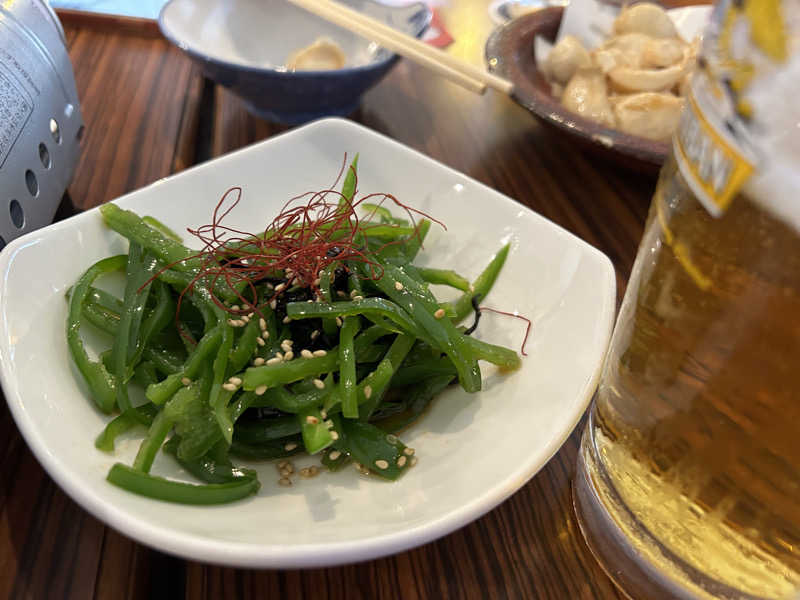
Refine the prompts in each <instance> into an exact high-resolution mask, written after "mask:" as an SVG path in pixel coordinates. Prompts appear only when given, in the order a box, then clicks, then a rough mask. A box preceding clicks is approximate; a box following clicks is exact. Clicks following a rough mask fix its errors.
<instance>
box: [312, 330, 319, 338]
mask: <svg viewBox="0 0 800 600" xmlns="http://www.w3.org/2000/svg"><path fill="white" fill-rule="evenodd" d="M317 337H319V329H315V330H314V331H312V332H311V339H312V340H315V339H317Z"/></svg>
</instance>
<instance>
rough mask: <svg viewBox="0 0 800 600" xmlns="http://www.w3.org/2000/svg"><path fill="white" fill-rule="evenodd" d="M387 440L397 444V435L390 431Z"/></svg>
mask: <svg viewBox="0 0 800 600" xmlns="http://www.w3.org/2000/svg"><path fill="white" fill-rule="evenodd" d="M386 441H387V442H388V443H390V444H396V443H397V436H396V435H393V434H391V433H390V434H389V435H387V436H386Z"/></svg>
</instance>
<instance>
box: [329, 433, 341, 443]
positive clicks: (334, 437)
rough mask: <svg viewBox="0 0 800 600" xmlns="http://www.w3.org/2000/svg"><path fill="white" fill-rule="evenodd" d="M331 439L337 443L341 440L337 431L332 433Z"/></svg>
mask: <svg viewBox="0 0 800 600" xmlns="http://www.w3.org/2000/svg"><path fill="white" fill-rule="evenodd" d="M331 439H332V440H333V441H334V442H335V441H336V440H338V439H339V434H338V433H336V432H335V431H331Z"/></svg>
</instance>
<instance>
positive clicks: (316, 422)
mask: <svg viewBox="0 0 800 600" xmlns="http://www.w3.org/2000/svg"><path fill="white" fill-rule="evenodd" d="M306 423H308V424H309V425H319V419H318V418H317V417H315V416H314V415H308V416H307V417H306Z"/></svg>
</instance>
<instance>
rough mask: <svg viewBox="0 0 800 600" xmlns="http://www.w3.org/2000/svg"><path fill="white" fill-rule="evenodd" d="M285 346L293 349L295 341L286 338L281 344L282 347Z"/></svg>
mask: <svg viewBox="0 0 800 600" xmlns="http://www.w3.org/2000/svg"><path fill="white" fill-rule="evenodd" d="M284 344H285V345H287V346H289V347H290V348H291V347H292V346H294V340H290V339H289V338H286V339H285V340H283V341H282V342H281V346H283V345H284Z"/></svg>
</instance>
